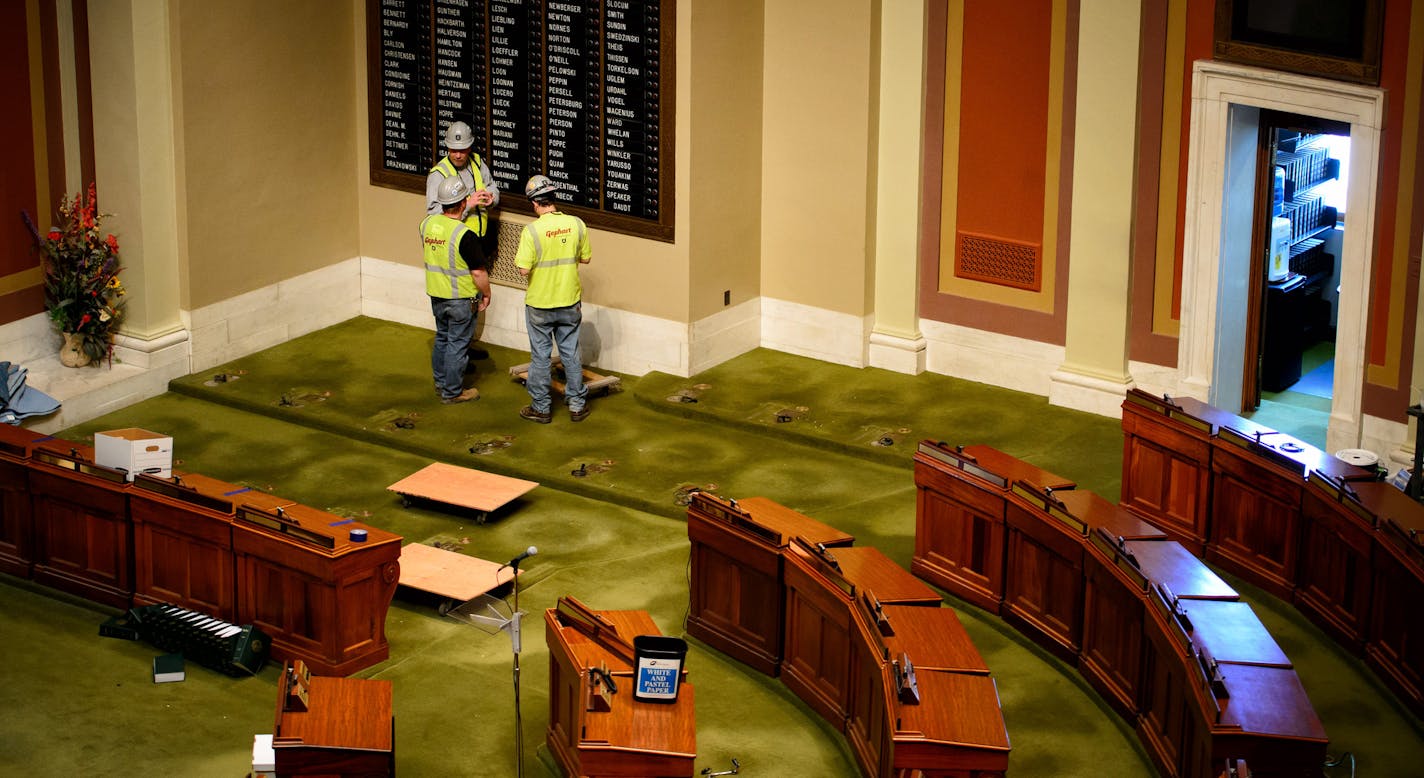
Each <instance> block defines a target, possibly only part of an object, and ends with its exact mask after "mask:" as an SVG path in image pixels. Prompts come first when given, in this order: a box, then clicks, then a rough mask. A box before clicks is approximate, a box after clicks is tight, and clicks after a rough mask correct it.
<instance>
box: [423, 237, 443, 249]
mask: <svg viewBox="0 0 1424 778" xmlns="http://www.w3.org/2000/svg"><path fill="white" fill-rule="evenodd" d="M425 245H427V246H443V245H445V239H444V238H432V237H430V236H428V235H427V236H426V237H425Z"/></svg>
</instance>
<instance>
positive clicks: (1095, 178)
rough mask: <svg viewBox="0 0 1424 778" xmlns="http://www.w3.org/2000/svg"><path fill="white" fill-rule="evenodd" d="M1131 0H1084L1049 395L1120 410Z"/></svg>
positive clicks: (1132, 103)
mask: <svg viewBox="0 0 1424 778" xmlns="http://www.w3.org/2000/svg"><path fill="white" fill-rule="evenodd" d="M1141 17H1142V11H1141V7H1140V4H1139V3H1138V2H1137V1H1136V0H1083V1H1082V4H1081V6H1080V16H1079V31H1078V78H1077V84H1078V96H1077V107H1076V112H1075V113H1076V119H1075V121H1074V158H1073V217H1072V219H1073V221H1072V233H1071V234H1072V236H1073V240H1072V248H1071V256H1070V259H1069V261H1070V265H1069V268H1068V331H1067V337H1066V342H1065V344H1064V346H1065V348H1064V352H1065V358H1064V360H1063V364H1061V365H1060V366H1059V367H1058V369H1057V370H1055V371H1054V372H1053V375H1052V376H1051V377H1050V381H1051V386H1050V388H1049V394H1048V400H1049V402H1050V403H1052V404H1054V405H1062V406H1067V407H1070V408H1077V409H1080V410H1086V411H1091V412H1093V413H1099V414H1102V415H1105V416H1117V415H1119V413H1120V410H1119V406H1120V405H1121V403H1122V397H1123V395H1124V394H1125V393H1126V391H1127V390H1128V389H1129V388H1130V387H1131V386H1132V377H1131V376H1130V375H1128V372H1127V343H1128V329H1127V328H1128V298H1129V286H1128V281H1129V273H1130V269H1131V264H1130V261H1131V249H1132V246H1131V238H1132V213H1133V197H1132V185H1133V180H1134V178H1133V156H1134V152H1135V150H1136V148H1137V70H1138V45H1139V38H1140V37H1141V29H1140V27H1141Z"/></svg>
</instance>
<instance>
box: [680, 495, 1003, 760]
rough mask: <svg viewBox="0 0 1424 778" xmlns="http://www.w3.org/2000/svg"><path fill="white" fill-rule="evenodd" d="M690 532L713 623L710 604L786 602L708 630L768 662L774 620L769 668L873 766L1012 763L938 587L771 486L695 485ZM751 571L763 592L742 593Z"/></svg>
mask: <svg viewBox="0 0 1424 778" xmlns="http://www.w3.org/2000/svg"><path fill="white" fill-rule="evenodd" d="M783 530H790V531H791V532H806V533H807V534H810V535H811V536H812V538H816V537H820V538H825V539H827V540H829V542H826V541H824V540H822V541H818V540H813V539H810V538H807V537H806V536H804V535H801V534H795V535H792V534H790V533H788V532H784V531H783ZM688 536H689V539H690V540H691V541H692V545H693V553H692V582H691V587H692V591H693V598H692V599H693V612H694V613H698V612H699V611H701V612H702V613H703V614H704V623H705V614H706V612H707V609H706V608H705V607H702V608H699V603H703V604H705V603H719V602H720V603H727V602H740V603H742V606H743V607H744V608H745V609H746V610H745V611H739V612H744V613H746V612H760V613H761V616H762V618H764V619H765V618H766V617H767V616H768V615H770V614H772V613H775V614H776V621H775V622H774V623H773V624H769V625H765V626H764V627H763V628H762V629H759V630H750V631H742V632H741V633H737V632H735V631H733V630H730V629H726V628H723V629H719V630H717V631H715V632H712V633H711V634H713V635H714V636H715V637H716V639H717V640H719V641H721V644H727V643H730V650H727V651H726V652H727V653H728V654H729V655H731V656H733V657H735V658H739V659H742V661H745V662H747V663H748V664H750V665H752V666H753V667H757V669H762V670H763V671H765V669H764V666H765V663H766V660H767V656H766V650H765V648H766V646H768V645H770V644H771V643H770V641H768V640H766V639H765V637H764V631H765V630H766V629H771V628H774V629H775V630H776V632H777V634H778V635H780V637H779V639H778V640H777V641H776V643H775V645H777V646H779V647H780V654H779V655H778V656H777V658H776V662H775V663H774V664H773V666H772V669H771V671H770V674H772V675H779V676H780V678H781V680H782V682H783V683H785V684H786V687H787V688H788V689H790V690H791V691H792V692H794V693H795V694H796V695H797V696H798V697H800V698H801V699H802V700H803V701H805V702H806V704H807V705H809V706H810V707H811V709H812V710H815V711H816V712H817V714H818V715H820V716H822V717H824V718H825V719H826V720H827V721H829V722H830V723H831V725H832V726H834V727H836V729H837V730H839V731H841V732H842V733H844V734H845V736H846V739H847V740H848V741H849V743H850V746H851V750H852V752H853V753H854V754H855V757H856V761H857V763H858V765H859V766H860V769H861V771H862V772H863V773H865V774H866V775H871V776H883V777H884V778H892V777H898V776H908V775H918V776H921V777H922V778H939V777H943V778H948V777H949V776H956V777H960V776H973V778H999V777H1000V776H1002V775H1003V774H1004V772H1005V771H1006V770H1007V769H1008V755H1009V738H1008V732H1007V730H1006V729H1005V727H1004V719H1003V714H1002V712H1001V711H1000V708H999V697H998V688H997V686H996V685H995V683H994V679H993V678H992V677H990V675H989V668H988V667H987V666H986V665H985V664H984V660H983V658H982V657H981V656H980V655H979V652H978V650H976V649H975V648H974V645H973V643H972V642H971V641H970V640H969V635H968V633H967V632H965V630H964V626H963V625H962V624H961V623H960V622H959V618H958V616H956V615H955V614H954V612H953V611H952V610H949V609H947V608H944V607H942V604H943V603H942V600H941V598H940V596H939V595H938V594H937V593H936V592H935V591H934V590H933V589H931V588H930V587H928V586H926V585H925V584H924V583H922V582H920V581H919V580H917V579H916V578H915V577H914V576H912V575H910V574H909V573H908V572H906V571H905V569H904V568H902V567H900V566H898V565H896V564H895V563H894V562H893V561H892V560H890V559H889V558H888V557H886V556H885V554H883V553H882V552H881V551H879V550H878V549H875V548H871V547H856V546H850V545H832V543H848V542H849V540H850V537H849V536H848V535H844V534H843V533H837V532H836V531H834V530H833V529H832V528H829V527H826V525H824V524H821V523H820V522H817V521H815V520H813V519H809V518H807V517H805V516H802V515H800V514H797V513H795V512H794V511H790V510H788V509H786V508H784V507H782V506H779V505H776V504H775V503H772V502H771V501H769V500H765V499H762V498H749V499H746V500H740V501H738V502H736V503H735V504H733V503H732V502H731V501H727V500H721V499H719V498H716V497H713V496H711V495H707V494H698V495H696V496H695V497H694V499H693V502H692V504H691V505H690V506H689V508H688ZM709 547H711V548H709ZM772 555H774V558H772ZM750 567H755V569H756V570H757V571H763V572H755V573H754V574H753V573H748V572H747V568H750ZM729 571H733V572H732V574H729ZM749 576H751V577H752V578H753V580H758V581H761V582H764V584H763V585H762V586H760V588H757V589H756V590H755V591H756V592H757V593H758V594H759V596H760V597H761V598H762V599H761V601H760V603H759V604H757V603H753V602H752V601H751V600H749V599H745V598H743V597H738V596H737V593H738V592H739V591H740V590H741V586H742V583H743V582H744V581H746V580H748V577H749ZM768 595H772V597H774V598H776V599H772V598H771V597H768ZM773 603H776V605H773ZM691 623H694V622H691V621H690V622H689V624H691ZM723 623H724V624H726V623H730V620H726V619H724V620H723ZM742 623H750V622H749V619H748V618H747V617H745V616H744V617H743V619H742ZM689 632H690V633H692V634H694V635H696V634H697V633H696V632H695V631H693V630H692V628H691V626H689ZM739 634H740V640H738V637H739ZM713 645H714V647H719V648H720V647H721V645H720V644H716V643H714V644H713ZM743 657H751V661H748V659H745V658H743ZM911 678H913V683H912V682H911V680H910V679H911Z"/></svg>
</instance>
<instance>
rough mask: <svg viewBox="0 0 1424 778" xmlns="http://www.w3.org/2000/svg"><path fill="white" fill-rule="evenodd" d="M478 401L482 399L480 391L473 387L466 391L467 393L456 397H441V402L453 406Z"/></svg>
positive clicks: (464, 392) (461, 393)
mask: <svg viewBox="0 0 1424 778" xmlns="http://www.w3.org/2000/svg"><path fill="white" fill-rule="evenodd" d="M478 399H480V390H478V389H476V388H475V387H473V386H472V387H470V388H469V389H466V390H465V391H463V392H460V393H459V394H457V395H455V396H454V397H441V398H440V402H442V403H445V404H446V405H453V404H454V403H467V402H469V401H471V400H478Z"/></svg>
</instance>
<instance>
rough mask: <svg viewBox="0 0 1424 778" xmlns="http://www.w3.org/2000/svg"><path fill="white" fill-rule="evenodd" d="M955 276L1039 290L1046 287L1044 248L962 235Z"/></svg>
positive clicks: (959, 240)
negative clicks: (1042, 250)
mask: <svg viewBox="0 0 1424 778" xmlns="http://www.w3.org/2000/svg"><path fill="white" fill-rule="evenodd" d="M957 242H958V244H959V250H958V251H956V252H955V254H954V274H955V275H956V276H958V277H959V278H968V279H970V280H973V281H984V282H986V283H990V284H1000V285H1002V286H1012V287H1014V288H1016V289H1028V290H1031V291H1034V292H1037V291H1039V290H1040V289H1041V288H1042V286H1043V262H1042V256H1041V247H1040V246H1039V245H1038V244H1036V243H1022V242H1019V241H1013V240H1005V239H1003V238H994V237H990V236H988V235H975V234H973V233H970V232H961V233H959V234H958V240H957Z"/></svg>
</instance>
